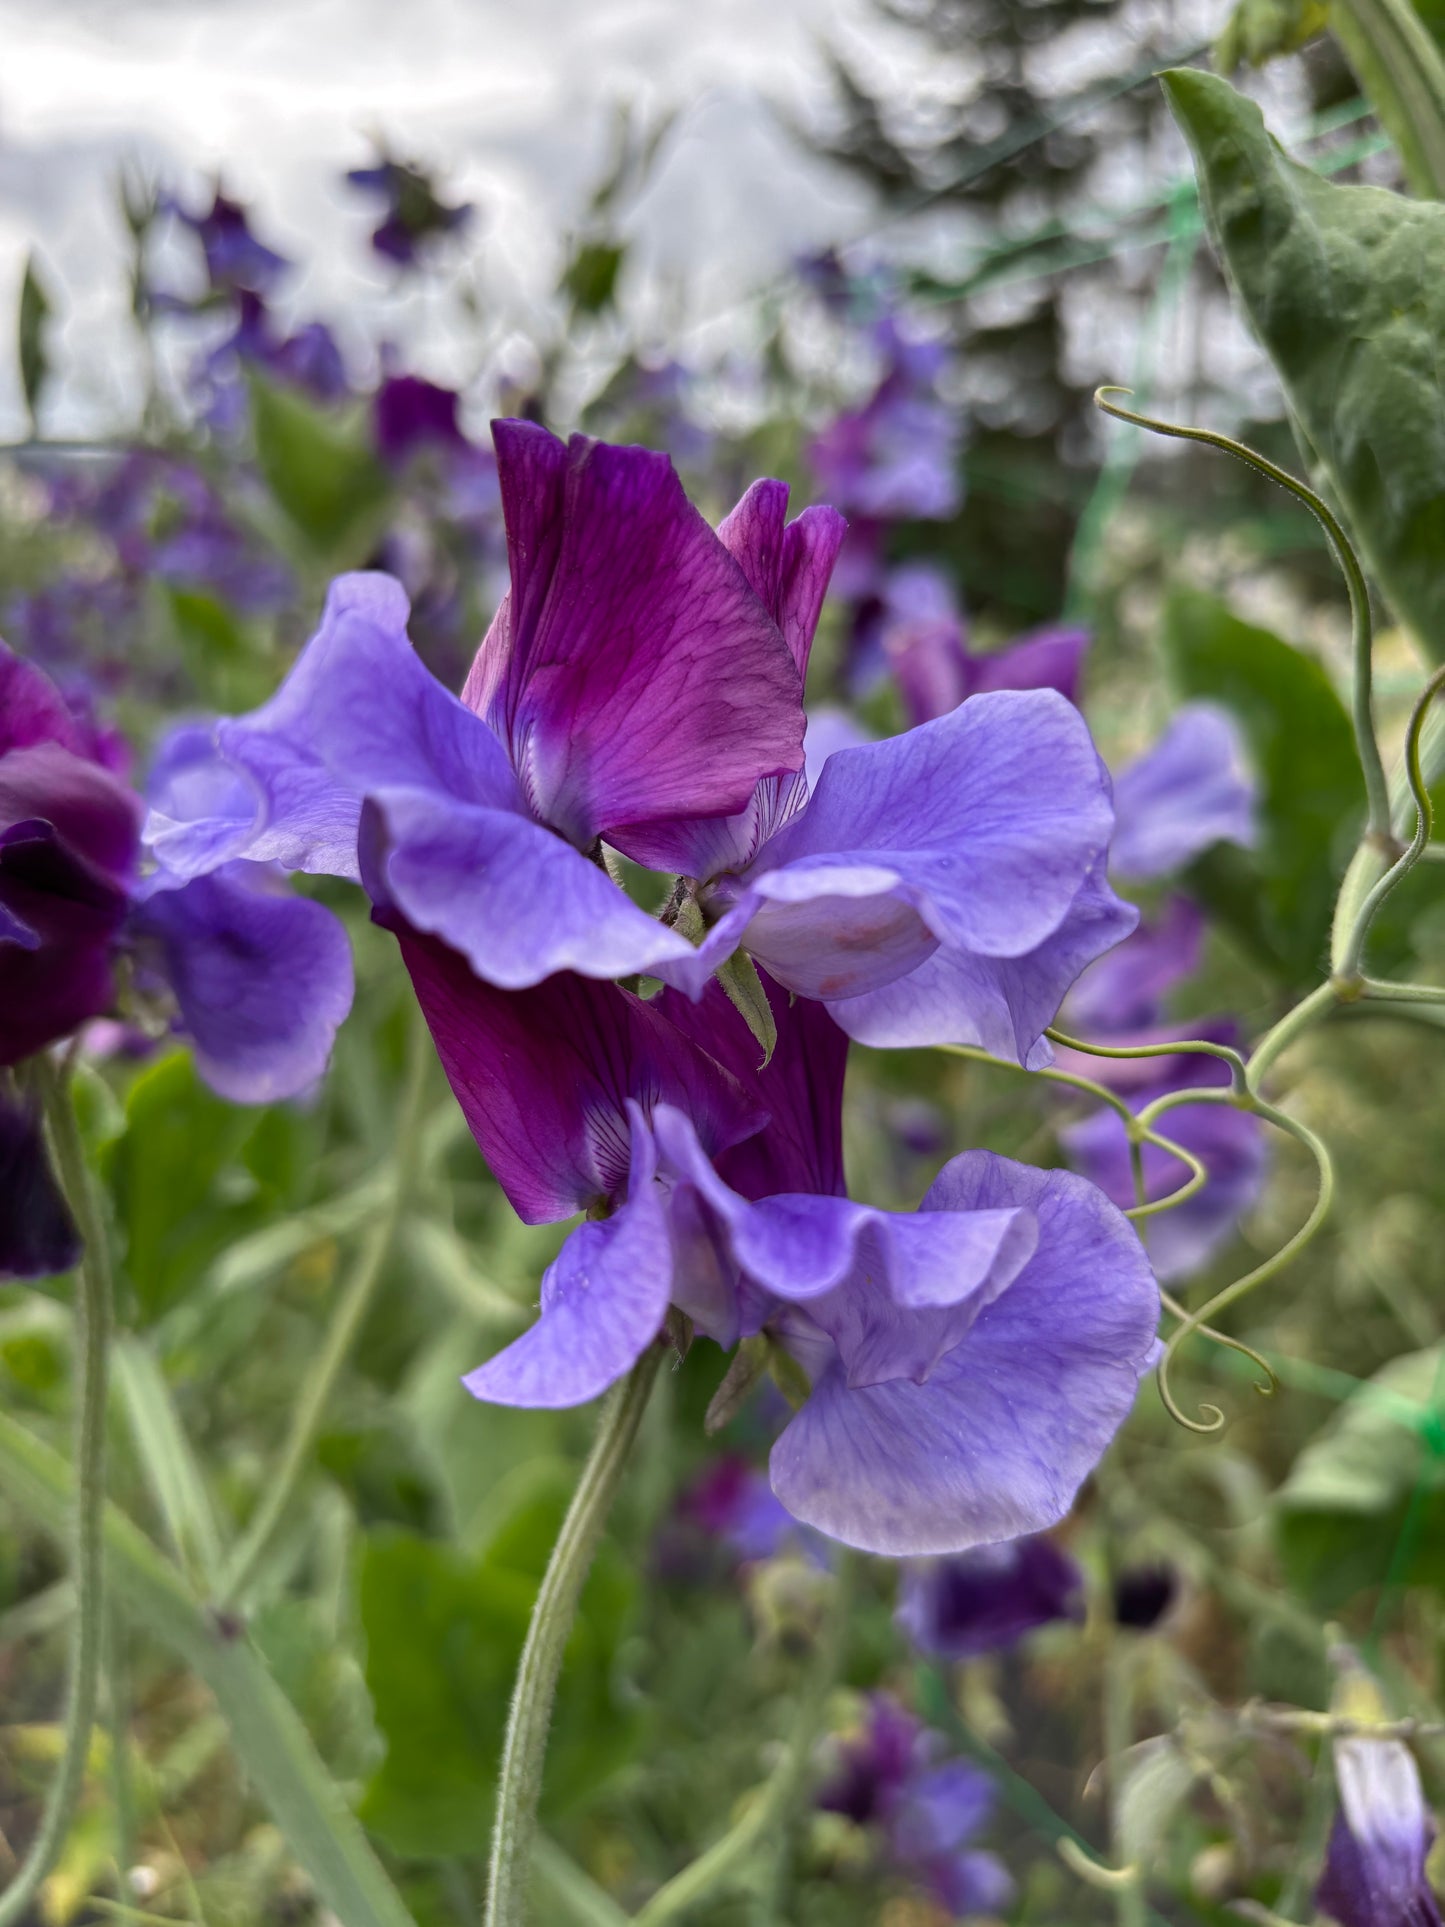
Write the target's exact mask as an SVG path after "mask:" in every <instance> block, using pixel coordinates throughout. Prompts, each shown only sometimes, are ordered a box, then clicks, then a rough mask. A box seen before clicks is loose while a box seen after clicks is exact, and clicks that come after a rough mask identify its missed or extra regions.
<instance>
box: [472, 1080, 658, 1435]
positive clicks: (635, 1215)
mask: <svg viewBox="0 0 1445 1927" xmlns="http://www.w3.org/2000/svg"><path fill="white" fill-rule="evenodd" d="M631 1139H632V1153H631V1177H630V1180H629V1184H628V1193H627V1201H626V1203H625V1204H623V1205H621V1206H619V1207H618V1209H617V1211H616V1212H614V1214H613V1215H612V1216H611V1217H610V1218H606V1219H603V1220H602V1221H601V1222H597V1223H593V1222H589V1223H586V1224H580V1225H578V1227H577V1229H576V1230H575V1231H574V1232H573V1233H572V1235H571V1236H570V1237H569V1238H568V1240H567V1242H566V1244H564V1245H563V1247H562V1249H561V1251H560V1252H559V1253H558V1254H557V1257H556V1258H555V1259H554V1261H553V1262H552V1263H551V1264H550V1265H549V1266H548V1267H547V1270H546V1272H545V1273H544V1274H543V1277H542V1315H541V1317H540V1318H539V1319H538V1320H537V1322H536V1324H535V1325H533V1326H532V1328H531V1330H530V1331H528V1332H524V1333H523V1335H522V1336H521V1337H520V1338H518V1339H516V1340H515V1341H514V1342H513V1343H512V1344H510V1345H508V1346H507V1348H506V1349H505V1351H501V1352H499V1353H498V1354H497V1356H496V1357H495V1358H491V1359H488V1361H487V1363H486V1364H485V1365H479V1366H478V1367H477V1369H476V1371H474V1372H469V1373H468V1374H467V1376H466V1377H465V1378H464V1379H463V1380H462V1383H463V1384H464V1385H465V1386H466V1388H467V1390H468V1391H469V1392H470V1393H471V1394H472V1395H473V1397H474V1398H481V1399H488V1400H490V1401H491V1402H492V1403H493V1404H497V1405H527V1406H559V1405H581V1404H584V1403H585V1402H586V1401H587V1400H588V1399H591V1398H596V1397H597V1396H598V1394H599V1393H601V1392H605V1391H606V1389H607V1387H608V1386H609V1385H611V1384H613V1383H614V1382H615V1381H616V1380H617V1379H619V1378H621V1377H622V1375H623V1373H624V1372H626V1371H628V1370H630V1369H631V1367H632V1366H633V1365H635V1364H636V1362H637V1360H638V1359H639V1358H640V1357H641V1355H642V1353H643V1352H644V1351H645V1350H646V1349H647V1347H648V1346H649V1345H650V1344H651V1343H652V1341H653V1340H654V1339H655V1338H656V1336H657V1334H658V1332H659V1330H660V1329H661V1326H662V1321H663V1319H664V1318H665V1317H666V1316H667V1307H668V1302H669V1300H670V1298H671V1295H672V1248H671V1245H670V1243H669V1241H668V1235H667V1221H666V1218H665V1216H664V1214H663V1208H662V1199H661V1195H660V1193H659V1192H658V1189H657V1187H656V1185H655V1184H654V1183H653V1171H654V1168H655V1154H654V1152H653V1149H652V1145H651V1141H650V1138H649V1136H648V1131H647V1127H646V1125H645V1124H644V1122H643V1120H642V1115H641V1112H640V1111H639V1110H638V1109H637V1107H636V1106H633V1108H632V1118H631Z"/></svg>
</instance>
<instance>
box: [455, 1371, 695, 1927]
mask: <svg viewBox="0 0 1445 1927" xmlns="http://www.w3.org/2000/svg"><path fill="white" fill-rule="evenodd" d="M662 1358H663V1348H662V1346H661V1345H660V1344H652V1345H649V1346H648V1348H647V1350H646V1351H645V1352H644V1353H643V1354H642V1356H641V1358H639V1359H638V1361H637V1363H636V1364H635V1365H634V1366H633V1368H632V1370H631V1372H630V1373H629V1374H628V1376H627V1377H626V1378H625V1379H624V1380H623V1381H622V1383H621V1384H620V1385H617V1386H614V1387H613V1389H612V1391H611V1392H610V1393H609V1395H608V1399H607V1403H606V1405H605V1406H604V1407H603V1410H602V1417H601V1420H600V1422H599V1424H598V1427H597V1437H596V1439H595V1440H594V1442H593V1446H592V1451H591V1453H590V1455H589V1457H588V1460H587V1463H586V1465H585V1466H584V1468H583V1471H582V1477H581V1480H580V1482H579V1483H578V1486H577V1490H576V1492H575V1493H574V1494H573V1497H572V1503H571V1505H570V1506H569V1507H568V1509H567V1517H566V1518H565V1519H564V1520H563V1521H562V1530H561V1531H560V1532H559V1533H558V1535H557V1543H556V1545H555V1546H554V1547H553V1548H552V1557H551V1559H550V1560H549V1561H548V1562H547V1571H546V1573H545V1574H544V1576H543V1579H542V1586H541V1590H540V1591H539V1592H538V1594H537V1603H536V1605H535V1606H534V1607H533V1609H532V1622H531V1624H530V1626H529V1627H528V1628H527V1638H526V1643H525V1644H524V1645H523V1647H522V1657H521V1659H520V1661H519V1662H518V1666H517V1681H516V1685H515V1687H514V1688H513V1691H512V1706H511V1711H510V1713H509V1714H508V1717H507V1734H506V1739H505V1740H504V1742H503V1746H502V1764H501V1771H500V1773H499V1774H498V1777H497V1814H496V1820H495V1823H494V1825H493V1828H492V1862H491V1870H490V1874H489V1878H488V1885H487V1905H486V1911H485V1913H484V1914H483V1916H482V1918H483V1920H484V1922H485V1923H486V1927H524V1923H525V1921H526V1917H527V1891H528V1886H529V1883H530V1879H531V1871H532V1850H533V1844H534V1842H535V1840H536V1835H537V1801H538V1798H539V1796H540V1795H541V1791H542V1768H543V1764H544V1762H545V1760H546V1756H547V1732H548V1728H549V1727H550V1726H551V1723H552V1705H553V1702H554V1701H555V1699H556V1697H557V1678H558V1675H559V1674H560V1672H561V1670H562V1656H563V1653H564V1652H565V1651H566V1647H567V1640H568V1638H569V1636H570V1634H571V1631H572V1622H573V1620H574V1619H575V1617H576V1614H577V1601H578V1599H579V1598H580V1597H581V1593H582V1586H583V1582H584V1581H585V1579H586V1577H587V1572H588V1568H589V1567H590V1566H591V1564H592V1555H593V1554H594V1553H595V1552H596V1550H597V1542H598V1540H599V1539H600V1538H601V1536H602V1527H603V1525H604V1523H605V1521H606V1518H607V1514H608V1511H609V1510H610V1508H611V1505H612V1500H613V1496H614V1495H615V1493H616V1491H617V1487H618V1485H619V1483H620V1481H621V1478H622V1470H623V1467H624V1466H625V1465H626V1463H627V1455H628V1453H629V1451H630V1450H631V1448H632V1442H633V1440H634V1439H635V1438H636V1436H637V1428H638V1425H639V1424H640V1423H641V1420H642V1414H643V1412H644V1410H645V1409H646V1406H647V1399H648V1394H649V1393H650V1392H651V1390H652V1382H653V1380H654V1379H655V1378H656V1376H657V1370H658V1367H659V1366H660V1365H661V1363H662Z"/></svg>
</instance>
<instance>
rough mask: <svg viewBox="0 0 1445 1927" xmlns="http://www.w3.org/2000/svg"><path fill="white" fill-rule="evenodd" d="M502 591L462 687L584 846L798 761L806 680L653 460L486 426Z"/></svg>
mask: <svg viewBox="0 0 1445 1927" xmlns="http://www.w3.org/2000/svg"><path fill="white" fill-rule="evenodd" d="M493 437H494V441H495V445H496V450H497V462H498V470H499V475H500V481H501V489H502V506H503V512H504V514H505V517H506V523H507V548H508V554H509V557H510V560H511V569H512V587H511V592H510V595H509V597H508V599H507V602H506V603H505V604H504V607H503V610H502V611H500V612H499V614H498V618H497V621H496V622H495V623H494V624H493V626H492V630H491V632H490V634H489V635H488V637H487V639H486V640H485V641H484V642H483V644H482V647H481V650H480V652H479V654H478V657H477V661H476V663H475V664H474V665H473V669H472V674H471V676H470V677H469V678H468V681H467V688H466V690H465V692H464V699H465V700H466V702H467V703H468V704H469V705H470V706H471V707H472V708H474V709H475V710H477V711H478V712H479V713H481V714H484V715H485V716H486V717H487V719H488V721H489V722H490V723H491V725H492V726H493V728H494V729H495V730H496V732H497V734H498V736H499V737H500V738H501V739H502V740H503V742H505V743H506V744H507V746H508V749H509V753H510V755H511V759H512V763H513V766H514V767H515V769H516V770H517V773H518V776H519V778H520V780H521V783H522V786H523V789H524V791H525V793H526V796H527V800H528V802H529V804H530V806H531V808H532V810H533V812H534V813H535V814H536V815H537V816H538V817H539V818H540V819H541V820H542V821H543V822H546V823H550V824H551V825H552V826H553V828H554V829H557V830H559V831H561V833H562V834H563V835H564V836H566V837H568V838H569V840H570V841H572V842H573V843H575V844H577V845H578V846H579V847H580V848H586V847H587V846H588V845H589V844H590V843H591V842H592V841H593V840H594V839H595V838H596V836H597V835H599V834H600V833H606V834H607V835H608V839H609V841H615V842H617V844H618V847H620V848H627V847H628V844H627V839H626V826H627V825H645V824H649V823H653V822H656V821H657V820H659V819H665V818H670V817H674V816H709V815H729V814H732V813H733V812H735V811H737V810H740V809H742V808H743V807H744V805H745V804H746V803H747V800H748V798H749V796H750V795H751V793H752V791H753V789H754V787H755V785H756V784H757V783H758V781H759V779H760V778H762V777H764V776H769V775H774V774H779V773H781V772H783V771H786V770H793V769H798V768H800V767H801V765H802V737H803V719H802V686H801V683H800V680H799V678H798V672H797V670H796V668H795V666H794V664H793V661H792V658H791V656H790V654H789V651H788V646H787V644H786V643H785V642H784V640H783V637H782V635H781V633H780V632H779V629H778V625H777V623H776V622H775V621H774V620H773V619H772V617H771V616H770V615H769V614H768V611H767V610H766V609H765V608H764V607H763V605H762V603H761V602H760V601H759V600H758V598H757V596H756V595H755V594H754V593H753V591H752V590H751V589H750V588H749V587H748V583H747V580H746V578H745V576H744V575H743V572H742V570H741V569H740V568H739V567H738V565H737V563H736V562H735V561H734V560H733V558H732V557H731V556H730V555H729V554H728V552H727V550H726V549H725V548H724V547H723V545H722V543H721V542H720V541H719V540H718V538H717V536H716V535H715V534H714V532H713V530H712V529H710V528H709V527H708V525H707V523H706V522H705V521H704V520H703V518H702V517H701V516H700V515H699V514H698V512H697V510H696V509H695V508H693V506H692V504H691V503H690V502H689V501H688V499H687V496H686V495H685V493H684V492H683V488H682V484H681V483H680V482H679V481H678V479H677V476H676V474H675V473H674V471H673V468H672V464H671V463H670V462H669V461H668V459H667V457H666V456H664V455H656V454H652V453H650V452H649V451H648V450H646V449H640V448H613V447H609V446H608V445H607V444H606V443H603V442H594V441H590V440H588V438H587V437H585V436H580V435H578V436H574V437H573V438H572V440H571V442H570V443H567V444H565V445H564V444H563V443H562V442H559V441H558V440H557V439H556V438H555V437H554V436H552V435H549V434H548V433H547V432H546V430H545V429H541V428H538V427H536V426H535V425H533V424H532V423H529V422H497V423H495V424H494V426H493Z"/></svg>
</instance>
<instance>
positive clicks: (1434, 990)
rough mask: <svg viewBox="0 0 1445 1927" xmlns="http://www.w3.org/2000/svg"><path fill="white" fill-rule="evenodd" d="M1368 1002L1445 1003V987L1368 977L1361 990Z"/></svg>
mask: <svg viewBox="0 0 1445 1927" xmlns="http://www.w3.org/2000/svg"><path fill="white" fill-rule="evenodd" d="M1360 995H1361V996H1362V997H1363V999H1364V1001H1365V1002H1366V1003H1368V1004H1445V989H1442V988H1441V987H1440V986H1439V985H1438V984H1391V983H1384V982H1381V981H1380V980H1379V979H1378V978H1375V977H1366V978H1365V980H1364V986H1363V989H1362V990H1361V992H1360Z"/></svg>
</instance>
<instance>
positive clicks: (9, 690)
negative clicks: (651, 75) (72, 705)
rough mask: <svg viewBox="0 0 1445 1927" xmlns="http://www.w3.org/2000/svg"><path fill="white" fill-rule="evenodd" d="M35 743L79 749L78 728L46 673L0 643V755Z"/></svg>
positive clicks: (76, 750)
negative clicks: (56, 744)
mask: <svg viewBox="0 0 1445 1927" xmlns="http://www.w3.org/2000/svg"><path fill="white" fill-rule="evenodd" d="M36 743H58V744H59V745H60V747H61V748H62V749H68V750H72V751H75V752H77V753H79V752H80V751H81V750H82V743H81V740H80V731H79V730H78V729H77V727H76V725H75V722H74V720H73V718H72V717H71V714H70V711H69V709H68V708H67V707H66V703H65V699H64V697H63V696H62V695H61V693H60V691H59V690H58V689H57V688H56V687H55V684H54V683H53V682H52V681H51V680H50V678H49V676H47V675H45V674H44V673H43V672H42V671H41V670H39V669H37V668H35V667H34V665H33V664H31V663H28V662H23V661H22V660H21V659H20V657H19V656H17V655H16V654H15V653H14V651H13V650H11V649H7V648H6V646H5V644H4V643H3V642H0V756H4V755H7V754H8V753H9V752H10V751H11V750H12V749H31V748H33V747H34V746H35V744H36Z"/></svg>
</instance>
